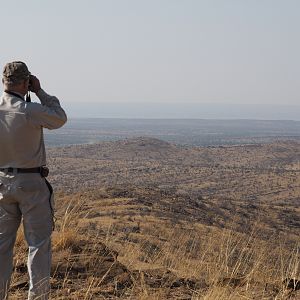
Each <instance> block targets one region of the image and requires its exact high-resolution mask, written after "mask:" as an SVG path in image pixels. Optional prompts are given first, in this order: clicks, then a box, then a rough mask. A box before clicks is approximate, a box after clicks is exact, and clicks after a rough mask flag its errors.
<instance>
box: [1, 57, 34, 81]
mask: <svg viewBox="0 0 300 300" xmlns="http://www.w3.org/2000/svg"><path fill="white" fill-rule="evenodd" d="M29 77H30V72H29V70H28V68H27V66H26V64H25V63H24V62H22V61H13V62H10V63H7V64H6V65H5V66H4V68H3V83H4V84H5V85H7V86H15V85H18V84H20V83H22V81H24V80H27V79H29Z"/></svg>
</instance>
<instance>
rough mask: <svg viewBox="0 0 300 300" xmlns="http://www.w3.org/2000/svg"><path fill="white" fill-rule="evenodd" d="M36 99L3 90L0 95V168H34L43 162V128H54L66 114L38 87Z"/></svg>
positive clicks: (44, 159) (44, 154)
mask: <svg viewBox="0 0 300 300" xmlns="http://www.w3.org/2000/svg"><path fill="white" fill-rule="evenodd" d="M37 96H38V98H39V99H40V101H41V104H39V103H32V102H25V101H23V100H22V99H20V98H18V97H16V96H13V95H10V94H8V93H6V92H4V93H3V95H2V96H1V97H0V168H8V167H12V168H35V167H40V166H42V165H45V164H46V151H45V144H44V137H43V128H44V127H45V128H48V129H57V128H59V127H61V126H63V125H64V124H65V122H66V121H67V116H66V113H65V112H64V110H63V109H62V108H61V106H60V103H59V100H58V99H57V98H56V97H54V96H50V95H48V94H47V93H46V92H45V91H43V90H40V91H39V92H38V93H37Z"/></svg>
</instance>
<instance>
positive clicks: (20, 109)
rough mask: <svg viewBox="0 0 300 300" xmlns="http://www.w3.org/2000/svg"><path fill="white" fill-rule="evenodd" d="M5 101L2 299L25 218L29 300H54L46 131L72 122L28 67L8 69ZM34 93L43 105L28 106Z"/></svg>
mask: <svg viewBox="0 0 300 300" xmlns="http://www.w3.org/2000/svg"><path fill="white" fill-rule="evenodd" d="M2 83H3V86H4V92H3V95H2V97H1V98H0V300H4V299H7V298H8V288H9V284H10V278H11V274H12V270H13V247H14V243H15V239H16V233H17V230H18V227H19V225H20V221H21V218H23V227H24V234H25V238H26V241H27V243H28V247H29V253H28V261H27V266H28V272H29V279H30V285H29V294H28V299H30V300H33V299H39V300H45V299H48V298H49V291H50V285H49V278H50V265H51V241H50V236H51V233H52V228H53V210H52V208H53V206H52V205H53V203H52V200H53V199H52V188H51V186H50V184H49V183H48V182H47V181H46V180H45V177H46V176H47V168H46V167H45V165H46V156H45V145H44V140H43V128H44V127H45V128H48V129H56V128H59V127H61V126H62V125H64V123H65V122H66V120H67V117H66V114H65V112H64V110H63V109H62V108H61V106H60V103H59V101H58V99H57V98H56V97H54V96H50V95H48V94H47V93H46V92H45V91H44V90H43V89H42V88H41V85H40V82H39V79H38V78H37V77H35V76H33V75H31V74H30V72H29V71H28V68H27V66H26V64H25V63H23V62H19V61H15V62H12V63H8V64H6V65H5V67H4V70H3V78H2ZM28 91H31V92H33V93H35V94H36V96H37V97H38V98H39V100H40V101H41V104H39V103H32V102H29V101H28V99H27V100H26V101H25V99H24V97H25V95H26V94H27V93H28Z"/></svg>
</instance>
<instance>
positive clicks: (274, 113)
mask: <svg viewBox="0 0 300 300" xmlns="http://www.w3.org/2000/svg"><path fill="white" fill-rule="evenodd" d="M62 105H63V107H64V108H65V110H66V112H67V113H68V115H69V118H76V119H78V118H80V119H85V118H105V119H112V118H113V119H203V120H270V121H276V120H278V121H284V120H286V121H300V105H269V104H260V105H259V104H216V103H210V104H209V103H191V102H186V103H184V102H181V103H180V102H176V103H174V102H173V103H168V102H161V103H158V102H147V103H136V102H130V103H122V102H119V103H117V102H110V103H109V102H103V103H99V102H98V103H90V102H85V103H69V102H62Z"/></svg>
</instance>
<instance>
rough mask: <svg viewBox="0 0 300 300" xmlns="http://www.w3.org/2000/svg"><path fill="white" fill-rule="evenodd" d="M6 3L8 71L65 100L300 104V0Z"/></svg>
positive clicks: (4, 39) (4, 38) (4, 29)
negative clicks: (11, 65) (17, 66)
mask: <svg viewBox="0 0 300 300" xmlns="http://www.w3.org/2000/svg"><path fill="white" fill-rule="evenodd" d="M0 1H1V24H2V30H1V31H2V34H1V37H2V42H1V47H0V53H1V55H0V63H1V68H2V67H3V65H4V64H5V63H6V62H8V61H12V60H23V61H25V62H27V64H28V66H29V68H30V69H31V71H32V72H33V73H35V74H37V75H38V76H40V78H41V81H42V83H43V86H44V88H45V89H46V90H47V91H49V92H50V93H52V94H55V95H58V96H59V98H60V99H61V100H63V101H64V102H65V103H67V105H71V104H72V103H75V102H76V103H79V102H81V103H88V102H89V103H90V102H98V103H101V102H123V103H126V102H139V103H140V104H141V103H144V102H161V103H162V102H167V103H174V102H192V103H221V104H226V103H237V104H251V103H254V104H276V105H279V104H280V105H299V104H300V1H299V0H105V1H104V0H86V1H78V0H77V1H76V0H72V1H71V0H60V1H58V0H51V1H50V0H49V1H46V0H44V1H38V0H26V1H20V0H19V1H16V0H10V1H4V0H0ZM76 105H78V104H76Z"/></svg>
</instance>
